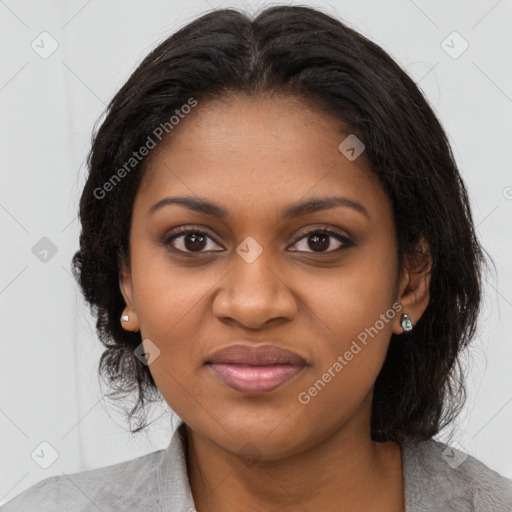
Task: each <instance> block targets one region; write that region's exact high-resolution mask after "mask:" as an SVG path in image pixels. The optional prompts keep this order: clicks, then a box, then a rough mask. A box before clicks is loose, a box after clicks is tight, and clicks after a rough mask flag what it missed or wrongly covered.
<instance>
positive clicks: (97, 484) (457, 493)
mask: <svg viewBox="0 0 512 512" xmlns="http://www.w3.org/2000/svg"><path fill="white" fill-rule="evenodd" d="M185 436H186V433H185V424H184V423H183V422H181V423H180V425H179V427H178V428H177V429H176V431H175V432H174V433H173V435H172V437H171V441H170V443H169V445H168V447H167V448H166V449H165V450H158V451H156V452H152V453H149V454H147V455H143V456H142V457H138V458H136V459H133V460H130V461H127V462H121V463H118V464H114V465H112V466H106V467H103V468H99V469H92V470H88V471H82V472H79V473H75V474H70V475H58V476H51V477H48V478H46V479H44V480H42V481H41V482H38V483H37V484H35V485H33V486H32V487H30V488H28V489H26V490H25V491H23V492H22V493H21V494H19V495H18V496H16V497H15V498H13V499H11V501H9V502H8V503H6V504H5V505H4V506H3V507H1V508H0V511H1V512H59V511H63V512H64V511H65V512H127V511H137V512H195V508H194V500H193V497H192V492H191V489H190V484H189V480H188V475H187V462H186V452H185V450H186V442H185V439H186V438H185ZM402 460H403V474H404V488H405V489H404V490H405V512H434V511H435V512H512V479H508V478H505V477H504V476H502V475H500V474H499V473H496V472H495V471H493V470H491V469H490V468H489V467H487V466H486V465H485V464H483V463H482V462H480V461H479V460H477V459H475V458H474V457H472V456H470V455H467V454H465V453H463V452H461V451H458V450H455V449H452V448H450V447H449V446H447V445H446V444H444V443H441V442H439V441H434V440H433V439H430V440H428V441H424V442H422V443H419V444H417V445H407V444H406V445H403V446H402Z"/></svg>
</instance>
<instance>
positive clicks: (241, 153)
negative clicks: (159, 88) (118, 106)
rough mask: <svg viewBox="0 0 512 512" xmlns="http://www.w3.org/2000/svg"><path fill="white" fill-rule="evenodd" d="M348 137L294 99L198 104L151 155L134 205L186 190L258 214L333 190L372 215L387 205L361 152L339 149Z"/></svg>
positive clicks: (243, 98) (236, 98)
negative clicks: (354, 153) (355, 154)
mask: <svg viewBox="0 0 512 512" xmlns="http://www.w3.org/2000/svg"><path fill="white" fill-rule="evenodd" d="M349 135H350V130H349V129H348V128H347V127H346V126H344V125H343V123H341V122H340V121H338V120H337V119H335V118H333V117H331V116H329V115H327V114H325V113H323V112H319V111H316V110H314V109H312V108H311V107H310V106H308V105H307V104H306V103H305V102H304V101H301V100H300V99H298V98H294V97H282V96H278V97H247V96H231V97H228V98H224V99H222V100H213V101H209V102H207V103H205V104H201V103H199V104H198V106H197V107H196V108H195V109H194V111H193V112H192V113H190V114H189V115H187V116H185V117H184V118H183V119H182V120H180V123H179V125H178V126H177V127H175V129H174V130H173V131H172V132H171V133H170V134H169V135H168V136H167V138H165V139H163V141H162V142H161V143H160V144H159V145H158V146H157V148H156V149H155V150H153V152H152V153H151V154H150V155H149V160H148V164H147V169H146V172H145V175H144V178H143V181H142V184H141V187H140V190H139V193H138V195H137V198H136V204H138V205H143V206H144V207H146V209H147V208H149V207H150V206H151V204H153V203H154V202H156V201H158V200H159V199H161V198H163V197H165V195H177V194H178V193H179V194H182V193H186V194H187V195H197V196H201V197H209V198H214V199H215V201H216V202H218V203H221V204H223V205H226V206H227V207H228V208H230V207H233V208H235V207H239V209H240V210H243V209H245V210H248V209H250V211H251V212H252V213H255V212H257V211H273V210H274V209H275V206H276V204H277V203H279V204H281V203H283V204H288V203H291V202H294V201H297V200H299V199H301V198H305V197H308V196H315V197H318V196H322V195H323V196H325V195H333V193H337V194H339V195H343V196H346V197H349V198H352V199H354V200H356V199H357V200H358V201H361V202H365V203H367V205H368V206H367V208H368V209H369V210H372V209H373V210H374V214H375V213H378V211H379V209H382V208H384V207H388V208H389V200H388V198H387V196H386V194H385V193H384V191H383V189H382V187H381V186H380V183H379V181H378V179H377V176H376V175H375V174H374V173H373V172H372V171H371V169H370V166H369V164H368V163H367V160H366V158H365V155H364V152H363V153H362V154H361V155H360V156H359V157H358V158H356V159H355V160H349V159H348V158H347V157H346V156H345V155H344V154H343V153H341V152H340V150H339V149H338V146H339V145H340V143H341V142H342V141H343V140H344V139H345V138H346V137H347V136H349ZM150 203H151V204H150ZM370 213H371V212H370Z"/></svg>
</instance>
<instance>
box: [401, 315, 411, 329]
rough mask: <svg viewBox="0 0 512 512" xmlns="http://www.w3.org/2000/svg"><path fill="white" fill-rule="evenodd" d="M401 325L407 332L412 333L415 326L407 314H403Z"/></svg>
mask: <svg viewBox="0 0 512 512" xmlns="http://www.w3.org/2000/svg"><path fill="white" fill-rule="evenodd" d="M400 325H401V326H402V329H403V330H404V331H405V332H409V331H412V329H413V327H414V324H413V323H412V320H411V319H410V317H409V315H408V314H407V313H402V316H401V317H400Z"/></svg>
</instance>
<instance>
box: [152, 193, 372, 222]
mask: <svg viewBox="0 0 512 512" xmlns="http://www.w3.org/2000/svg"><path fill="white" fill-rule="evenodd" d="M173 204H177V205H181V206H184V207H185V208H188V209H189V210H193V211H196V212H199V213H204V214H206V215H210V216H212V217H218V218H220V219H228V218H231V213H230V212H229V211H228V210H226V209H225V208H223V207H222V206H220V205H218V204H216V203H213V202H211V201H209V200H207V199H204V198H200V197H193V196H172V197H171V196H169V197H164V198H163V199H161V200H160V201H158V202H156V203H155V204H154V205H153V206H151V208H150V209H149V210H148V213H147V215H148V216H149V215H153V214H154V213H155V212H156V211H157V210H160V209H161V208H163V207H164V206H169V205H173ZM339 206H343V207H347V208H352V209H353V210H356V211H358V212H359V213H362V214H363V215H364V216H365V217H366V218H368V219H369V218H370V216H369V214H368V211H367V210H366V208H365V207H364V206H363V205H362V204H361V203H358V202H357V201H354V200H352V199H349V198H348V197H341V196H328V197H314V198H311V199H307V200H304V201H298V202H296V203H294V204H292V205H289V206H288V207H286V208H285V209H284V211H283V218H284V219H288V220H289V219H293V218H296V217H299V216H301V215H306V214H308V213H314V212H317V211H322V210H329V209H331V208H336V207H339Z"/></svg>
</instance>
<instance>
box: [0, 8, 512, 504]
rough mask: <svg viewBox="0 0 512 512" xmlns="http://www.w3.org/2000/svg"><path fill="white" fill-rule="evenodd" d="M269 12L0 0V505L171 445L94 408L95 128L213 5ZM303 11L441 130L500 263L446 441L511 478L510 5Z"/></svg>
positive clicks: (165, 432) (155, 432)
mask: <svg viewBox="0 0 512 512" xmlns="http://www.w3.org/2000/svg"><path fill="white" fill-rule="evenodd" d="M276 3H277V2H274V3H269V2H266V3H263V2H261V3H260V2H251V3H247V2H240V1H236V2H229V3H228V2H217V1H215V0H207V1H206V0H192V1H189V2H187V4H185V2H178V1H177V0H165V1H157V0H152V1H142V0H139V1H126V0H118V1H104V0H103V1H100V0H91V1H87V0H80V1H75V0H73V1H66V2H64V1H61V2H57V1H45V2H41V1H23V0H0V52H1V66H0V113H1V114H0V144H1V148H0V150H1V153H0V154H1V160H0V162H1V164H0V169H1V182H0V183H1V184H0V229H1V235H2V241H1V248H2V249H1V253H0V254H1V265H0V315H1V322H0V337H1V340H2V357H1V358H0V375H1V386H0V432H1V433H2V435H1V436H0V460H1V461H2V463H1V464H2V465H1V468H0V504H3V503H5V502H6V501H8V500H9V499H11V498H12V497H14V496H15V495H17V494H19V493H20V492H22V491H23V490H24V489H26V488H27V487H29V486H31V485H32V484H34V483H36V482H38V481H40V480H42V479H43V478H45V477H48V476H51V475H57V474H63V473H64V474H69V473H73V472H77V471H82V470H85V469H91V468H96V467H100V466H105V465H109V464H113V463H116V462H121V461H124V460H128V459H132V458H135V457H138V456H140V455H143V454H145V453H148V452H151V451H154V450H157V449H161V448H164V447H166V446H167V444H168V441H169V438H170V435H171V427H170V425H171V424H172V421H171V420H172V419H173V417H172V414H169V413H166V414H164V415H163V416H161V418H160V419H159V421H157V422H156V424H155V425H154V428H152V429H151V431H150V433H149V436H141V437H140V438H138V439H131V437H130V436H129V435H128V434H127V433H126V431H125V428H124V425H123V419H122V417H121V416H120V415H119V414H117V413H116V412H115V411H114V410H113V409H112V408H111V406H110V402H105V400H104V399H102V395H101V392H100V389H99V387H98V385H97V378H96V365H97V362H98V359H99V356H100V354H101V348H102V346H101V344H100V343H99V341H97V339H96V336H95V331H94V324H93V321H92V319H91V317H90V315H89V312H88V310H87V308H86V307H85V305H84V302H83V300H82V298H81V296H80V294H79V292H78V287H77V285H76V283H75V281H74V280H73V278H72V276H71V274H70V271H69V268H70V261H71V257H72V255H73V253H74V251H75V250H76V249H77V247H78V245H77V244H78V233H79V231H78V230H79V225H78V222H77V218H76V213H77V206H78V199H79V195H80V191H81V188H82V186H83V183H84V176H85V167H84V160H85V156H86V154H87V151H88V149H89V144H90V136H91V131H92V128H93V125H94V123H95V121H96V120H97V119H98V118H99V117H100V115H101V113H102V111H103V109H104V107H105V105H106V104H107V103H108V101H109V100H110V99H111V97H112V96H113V95H114V93H115V92H116V91H117V90H118V88H119V87H120V86H121V85H122V84H123V83H124V82H125V80H126V79H127V78H128V76H129V75H130V74H131V72H132V71H133V70H134V69H135V67H136V65H137V64H138V63H139V62H140V61H141V60H142V58H143V57H144V56H145V55H146V54H147V53H148V52H149V50H150V49H152V48H153V47H154V46H155V45H156V44H157V43H158V42H160V41H162V40H163V39H165V38H166V37H167V36H168V35H170V34H171V33H172V32H174V31H175V30H176V29H177V28H179V27H181V26H183V25H184V24H186V23H187V22H189V21H191V20H192V19H193V18H195V17H196V16H198V15H199V14H202V13H204V12H206V11H208V10H210V9H211V8H212V7H244V8H246V9H247V10H249V11H251V12H252V11H255V10H258V8H259V7H261V6H262V5H275V4H276ZM303 5H311V6H317V7H321V8H322V9H323V10H324V11H326V12H328V13H331V14H334V15H335V16H337V17H339V18H341V19H342V20H344V21H345V22H346V23H348V24H349V26H351V27H353V28H355V29H356V30H358V31H360V32H361V33H363V34H364V35H366V36H367V37H369V38H370V39H372V40H373V41H375V42H377V43H378V44H380V45H381V46H383V47H384V49H385V50H387V51H388V52H389V53H390V54H391V55H392V57H394V58H395V59H396V60H397V61H398V62H399V63H400V64H401V65H402V66H403V67H404V68H405V69H406V70H407V71H408V72H409V74H410V75H411V76H412V77H413V79H414V80H415V81H416V82H417V83H418V84H419V86H420V87H421V89H422V90H423V91H424V93H425V94H426V95H427V97H428V99H429V100H430V102H431V104H432V106H433V108H434V109H435V111H436V113H437V114H438V116H439V118H440V120H441V122H442V123H443V125H444V126H445V128H446V130H447V132H448V134H449V136H450V140H451V143H452V146H453V150H454V152H455V156H456V159H457V162H458V164H459V165H460V168H461V171H462V173H463V176H464V179H465V181H466V183H467V186H468V188H469V192H470V196H471V201H472V205H473V209H474V216H475V221H476V224H477V226H478V228H477V229H478V234H479V236H480V239H481V241H482V243H483V245H484V247H486V249H487V250H488V252H489V253H490V254H491V256H492V257H493V258H494V260H495V262H496V267H497V279H495V278H494V277H493V276H492V275H491V276H488V277H487V278H486V283H485V293H486V299H485V306H484V309H483V312H482V316H481V323H480V329H479V333H478V336H477V339H476V340H475V343H474V345H473V348H472V349H471V351H470V352H468V353H467V354H465V357H464V359H463V360H464V362H465V366H466V367H467V371H468V392H469V396H468V401H467V404H466V408H465V409H464V411H463V414H462V415H461V416H460V417H459V421H458V423H457V430H456V436H455V438H454V441H453V443H454V444H455V443H458V444H459V445H460V447H462V448H463V449H464V450H465V451H468V452H469V453H471V454H472V455H473V456H475V457H477V458H479V459H480V460H482V461H483V462H484V463H486V464H487V465H488V466H490V467H491V468H492V469H495V470H496V471H499V472H500V473H502V474H504V475H505V476H508V477H512V457H511V454H512V440H511V438H510V432H511V428H510V427H511V425H512V403H511V402H512V372H511V371H510V369H511V366H512V365H511V363H512V343H511V340H510V332H511V331H512V274H511V269H512V267H511V261H512V243H511V234H512V227H511V225H512V172H511V162H512V156H511V152H510V149H511V142H512V140H511V134H512V121H511V120H512V59H511V58H510V50H511V36H510V27H511V25H512V2H511V1H510V0H501V1H496V0H486V1H483V0H482V1H467V0H466V1H450V2H447V1H426V0H416V1H414V2H413V1H412V0H395V1H388V2H384V1H377V0H373V1H369V0H366V1H362V0H353V1H341V0H340V1H336V2H331V3H328V2H304V4H303ZM43 31H47V32H48V33H49V34H51V37H52V38H54V39H55V40H56V41H57V42H58V45H59V46H58V48H57V50H56V51H55V52H54V53H53V54H52V55H51V56H49V57H48V58H47V59H43V58H41V57H40V55H39V54H38V53H36V51H34V50H33V49H32V47H31V43H32V41H35V43H34V45H38V47H39V51H40V52H41V51H43V46H44V49H46V50H48V49H49V48H50V39H48V36H40V34H41V32H43ZM453 31H457V32H458V33H459V34H460V35H461V36H462V38H464V39H465V40H466V41H467V42H468V44H469V47H468V49H467V50H466V51H465V52H464V53H462V54H461V55H460V56H458V57H457V58H453V55H455V54H456V53H458V52H459V51H460V49H461V48H462V46H461V45H462V44H463V42H462V40H461V39H460V38H459V39H457V37H458V36H453V35H451V36H450V34H452V32H453ZM448 36H450V37H448ZM44 37H46V39H44V40H43V41H42V38H44ZM447 37H448V39H447ZM443 41H445V43H443ZM449 47H451V49H450V48H449ZM445 50H448V51H449V52H451V53H452V56H450V55H449V54H448V53H447V51H445ZM43 237H47V238H49V239H50V240H51V241H52V243H53V244H55V246H56V247H57V253H56V254H55V255H54V256H53V257H51V258H50V257H49V256H48V257H47V258H48V261H46V262H42V261H41V260H40V259H39V258H38V257H36V255H35V254H34V253H33V252H32V248H33V247H34V245H35V244H36V243H37V242H38V241H39V240H40V239H41V238H43ZM162 411H164V412H165V409H164V408H162V409H161V410H158V409H157V410H156V413H155V414H154V415H153V416H152V417H157V416H158V415H159V414H161V413H162ZM175 424H176V423H174V425H173V427H172V428H174V426H175ZM443 435H444V433H443V434H442V435H440V436H438V439H440V440H443ZM42 442H47V443H49V444H50V445H51V446H53V447H54V449H55V450H56V451H57V452H58V458H57V460H56V461H55V462H54V463H53V464H52V465H51V466H50V467H49V468H48V469H43V468H41V467H40V466H39V465H38V464H36V462H35V461H34V460H33V459H32V457H31V453H33V452H34V450H36V452H37V453H42V452H44V453H45V454H46V455H45V456H47V455H48V454H49V453H50V451H49V450H48V449H47V447H46V445H43V446H42V447H41V446H40V444H41V443H42ZM455 446H457V444H455ZM41 450H42V451H41ZM35 458H36V459H37V457H35Z"/></svg>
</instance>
